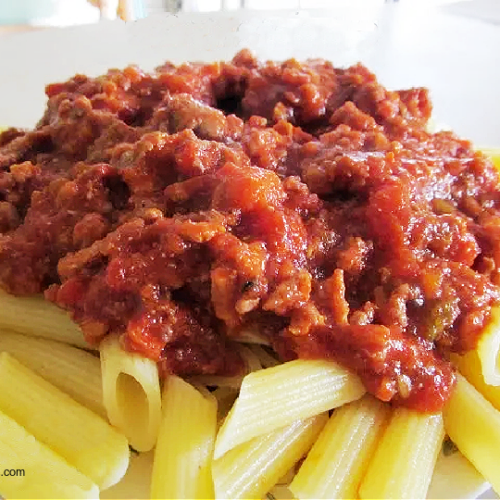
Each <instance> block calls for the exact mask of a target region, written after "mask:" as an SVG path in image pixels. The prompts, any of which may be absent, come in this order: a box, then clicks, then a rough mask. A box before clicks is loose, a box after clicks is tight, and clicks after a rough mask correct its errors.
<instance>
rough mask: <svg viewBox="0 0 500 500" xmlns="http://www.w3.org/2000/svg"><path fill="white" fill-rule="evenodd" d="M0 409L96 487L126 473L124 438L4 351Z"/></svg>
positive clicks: (111, 482)
mask: <svg viewBox="0 0 500 500" xmlns="http://www.w3.org/2000/svg"><path fill="white" fill-rule="evenodd" d="M0 411H2V412H4V413H5V414H6V415H8V416H9V417H10V418H12V419H14V420H15V421H16V422H17V423H18V424H20V425H22V426H23V427H24V428H25V429H26V430H27V431H28V432H29V433H31V434H33V435H34V436H35V438H36V439H38V440H39V441H41V442H42V443H44V444H46V445H47V446H49V447H50V448H52V449H53V450H54V451H55V452H56V453H58V454H59V455H61V456H62V457H63V458H64V459H65V460H67V462H68V463H69V464H70V465H72V466H74V467H75V468H76V469H78V470H79V471H80V472H81V473H83V474H84V475H86V476H88V477H89V478H90V479H91V480H92V481H94V482H95V483H96V484H97V485H98V486H99V488H100V489H105V488H107V487H109V486H111V485H113V484H115V483H117V482H118V481H119V480H120V479H121V478H122V477H123V475H124V474H125V471H126V470H127V467H128V460H129V448H128V442H127V439H126V438H125V436H123V435H122V434H120V433H118V432H117V431H116V429H114V428H113V427H111V426H110V425H109V424H108V423H107V422H105V421H104V420H103V419H102V418H101V417H99V416H98V415H96V414H95V413H93V412H91V411H90V410H88V409H87V408H85V407H84V406H82V405H80V404H79V403H77V402H76V401H74V400H73V399H71V398H70V397H69V396H68V395H67V394H65V393H63V392H62V391H60V390H59V389H57V388H56V387H55V386H53V385H52V384H50V383H49V382H47V381H46V380H44V379H43V378H41V377H40V376H39V375H37V374H36V373H34V372H32V371H31V370H29V369H28V368H26V367H25V366H23V365H22V364H21V363H20V362H19V361H17V360H16V359H14V358H13V357H12V356H11V355H10V354H8V353H6V352H4V353H1V354H0Z"/></svg>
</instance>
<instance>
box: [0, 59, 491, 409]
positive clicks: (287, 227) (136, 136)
mask: <svg viewBox="0 0 500 500" xmlns="http://www.w3.org/2000/svg"><path fill="white" fill-rule="evenodd" d="M46 93H47V96H48V103H47V108H46V111H45V114H44V116H43V117H42V118H41V120H40V122H39V123H38V125H37V126H36V128H35V129H34V130H31V131H23V130H15V129H10V130H8V131H5V132H4V133H3V134H1V135H0V285H1V286H2V288H4V289H5V290H7V291H8V292H10V293H13V294H16V295H28V294H37V293H45V296H46V297H47V298H48V299H49V300H51V301H53V302H55V303H56V304H58V305H59V306H61V307H63V308H65V309H67V310H68V311H70V312H71V314H72V317H73V318H74V320H75V321H76V322H78V323H79V324H80V326H81V328H82V330H83V332H84V334H85V336H86V339H87V340H88V342H90V343H93V344H97V343H98V342H99V341H100V340H101V339H102V338H103V337H104V336H106V335H108V334H110V333H113V334H117V335H120V336H121V338H122V341H123V344H124V346H125V347H126V348H127V349H130V350H132V351H136V352H140V353H142V354H143V355H145V356H147V357H149V358H151V359H153V360H156V361H157V362H158V363H159V364H160V367H161V369H162V370H163V372H165V373H177V374H180V375H194V374H233V373H237V372H239V371H240V370H242V369H243V367H242V365H243V361H242V359H241V358H240V356H239V355H238V349H236V345H237V344H236V342H237V341H238V339H239V338H240V337H241V335H242V333H243V332H245V331H248V330H249V329H251V330H253V331H255V330H256V329H258V330H259V331H260V333H261V335H262V336H264V337H265V338H266V339H267V341H268V342H269V343H270V344H271V345H272V346H273V348H274V349H275V351H276V352H277V353H278V355H279V356H280V357H281V359H283V360H289V359H294V358H328V359H332V360H336V361H337V362H339V363H341V364H342V365H344V366H345V367H347V368H349V369H351V370H353V371H354V372H356V373H357V374H358V375H359V376H360V377H361V379H362V380H363V382H364V384H365V386H366V387H367V389H368V391H369V392H371V393H372V394H374V395H375V396H377V397H378V398H380V399H381V400H383V401H393V402H394V403H395V404H400V405H404V406H407V407H410V408H415V409H418V410H420V411H436V410H439V409H440V408H442V406H443V404H444V403H445V402H446V400H447V398H448V397H449V394H450V391H452V390H453V385H454V380H455V378H454V373H453V369H452V366H451V364H450V363H449V361H448V357H449V353H451V352H458V353H462V352H465V351H467V350H470V349H473V348H474V347H475V345H476V343H477V341H478V338H479V337H480V335H481V332H482V331H483V329H484V327H485V325H486V323H487V322H488V321H489V318H490V312H491V308H492V307H493V306H495V305H497V304H498V302H499V299H500V294H499V288H498V285H499V283H500V277H499V272H498V268H499V264H500V211H499V208H500V196H499V195H500V190H499V175H498V172H497V171H496V170H495V168H494V167H493V165H492V164H491V163H490V161H489V160H488V159H487V158H486V157H485V156H483V155H482V154H481V153H480V152H476V151H474V149H473V148H472V146H471V144H470V143H469V142H467V141H465V140H462V139H459V138H458V137H456V136H455V135H453V134H452V133H451V132H439V133H430V132H428V131H427V129H426V126H427V121H428V119H429V116H430V114H431V104H430V101H429V97H428V93H427V91H426V90H425V89H420V88H414V89H410V90H404V91H389V90H387V89H385V88H384V87H383V86H381V85H380V84H379V83H378V81H377V80H376V78H375V76H374V75H373V74H371V73H370V72H369V71H368V70H367V69H366V68H365V67H363V66H362V65H359V64H358V65H355V66H352V67H350V68H347V69H337V68H334V67H333V66H332V64H331V63H329V62H327V61H323V60H309V61H306V62H304V63H300V62H298V61H296V60H293V59H292V60H288V61H285V62H283V63H274V62H266V63H261V62H259V61H257V60H256V59H255V58H254V57H253V56H252V55H251V54H250V53H249V52H248V51H242V52H240V53H239V54H237V55H236V57H235V58H234V59H233V60H232V61H231V62H224V63H213V64H201V63H196V64H183V65H181V66H174V65H173V64H170V63H166V64H164V65H163V66H161V67H159V68H158V69H157V70H156V71H155V72H153V73H151V74H146V73H144V72H142V71H141V70H139V69H138V68H136V67H128V68H126V69H125V70H123V71H118V70H112V71H109V72H108V73H107V74H106V75H104V76H101V77H98V78H89V77H86V76H83V75H77V76H75V77H73V78H72V79H70V80H69V81H67V82H65V83H58V84H53V85H49V86H48V87H47V89H46Z"/></svg>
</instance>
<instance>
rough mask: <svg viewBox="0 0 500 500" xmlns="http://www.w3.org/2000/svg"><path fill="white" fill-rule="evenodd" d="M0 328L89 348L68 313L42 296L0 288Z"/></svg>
mask: <svg viewBox="0 0 500 500" xmlns="http://www.w3.org/2000/svg"><path fill="white" fill-rule="evenodd" d="M0 311H2V314H0V328H1V329H4V330H12V331H14V332H19V333H23V334H24V335H31V336H33V337H43V338H46V339H50V340H57V341H59V342H64V343H66V344H72V345H74V346H77V347H82V348H84V349H85V348H86V349H88V348H89V345H88V344H87V342H85V339H84V338H83V333H82V331H81V330H80V328H79V327H78V325H77V324H76V323H74V322H73V321H72V320H71V318H70V317H69V314H68V313H66V312H65V311H63V310H62V309H60V308H59V307H57V306H56V305H54V304H51V303H50V302H48V301H46V300H45V299H44V298H43V297H16V296H15V295H10V294H8V293H5V292H4V291H2V290H0Z"/></svg>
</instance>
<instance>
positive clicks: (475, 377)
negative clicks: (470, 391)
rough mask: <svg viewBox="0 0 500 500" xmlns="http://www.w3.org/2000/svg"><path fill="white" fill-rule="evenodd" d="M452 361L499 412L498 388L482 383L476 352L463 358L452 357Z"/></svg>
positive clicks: (469, 353)
mask: <svg viewBox="0 0 500 500" xmlns="http://www.w3.org/2000/svg"><path fill="white" fill-rule="evenodd" d="M452 360H453V362H454V363H455V365H456V367H457V368H458V370H459V371H460V373H461V374H462V375H463V376H464V377H465V378H466V379H467V380H468V381H469V382H470V383H471V384H472V385H473V386H474V387H475V388H476V389H477V390H478V391H479V392H480V393H481V394H482V395H483V396H484V397H485V398H486V399H487V400H488V401H489V402H490V403H491V404H492V405H493V406H494V407H495V408H496V409H497V410H500V386H498V385H488V384H487V383H486V382H485V381H484V377H483V372H482V368H481V361H480V359H479V356H478V353H477V350H473V351H469V352H467V353H466V354H464V355H463V356H458V355H456V354H455V355H453V356H452Z"/></svg>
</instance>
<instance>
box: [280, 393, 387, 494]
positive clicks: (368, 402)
mask: <svg viewBox="0 0 500 500" xmlns="http://www.w3.org/2000/svg"><path fill="white" fill-rule="evenodd" d="M388 416H389V407H388V406H387V405H384V404H383V403H381V402H380V401H378V400H376V399H375V398H373V397H372V396H368V395H366V396H364V397H363V398H362V399H359V400H358V401H354V402H352V403H349V404H347V405H344V406H342V407H341V408H338V409H337V410H335V412H334V413H333V415H332V417H331V418H330V420H329V421H328V423H327V425H326V426H325V428H324V429H323V432H322V433H321V435H320V436H319V438H318V440H317V441H316V443H314V446H313V447H312V449H311V451H310V452H309V454H308V455H307V458H306V459H305V461H304V463H303V464H302V466H301V467H300V469H299V471H298V473H297V475H296V476H295V478H294V480H293V481H292V483H291V484H290V490H291V491H292V492H293V494H294V496H295V497H296V498H356V496H357V493H358V488H359V484H360V482H361V479H362V478H363V475H364V473H365V471H366V469H367V466H368V463H369V461H370V458H371V456H372V455H373V452H374V450H375V448H376V446H377V443H378V441H379V439H380V436H381V434H382V432H383V431H384V428H385V424H386V422H387V417H388Z"/></svg>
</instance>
